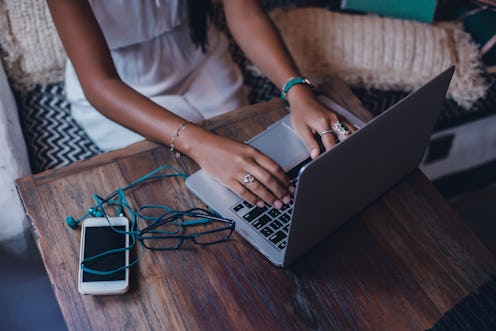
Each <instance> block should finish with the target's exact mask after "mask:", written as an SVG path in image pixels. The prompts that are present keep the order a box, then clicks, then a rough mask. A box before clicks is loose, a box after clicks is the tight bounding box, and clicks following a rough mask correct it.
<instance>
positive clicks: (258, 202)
mask: <svg viewBox="0 0 496 331" xmlns="http://www.w3.org/2000/svg"><path fill="white" fill-rule="evenodd" d="M256 205H257V207H258V208H263V207H265V202H263V201H262V200H258V201H257V203H256Z"/></svg>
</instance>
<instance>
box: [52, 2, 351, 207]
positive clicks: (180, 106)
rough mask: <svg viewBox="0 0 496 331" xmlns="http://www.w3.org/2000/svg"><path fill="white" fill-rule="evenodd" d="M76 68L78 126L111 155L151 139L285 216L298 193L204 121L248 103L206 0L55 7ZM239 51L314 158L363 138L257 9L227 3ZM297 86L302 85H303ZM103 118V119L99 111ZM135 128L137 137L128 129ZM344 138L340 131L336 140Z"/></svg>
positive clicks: (72, 71)
mask: <svg viewBox="0 0 496 331" xmlns="http://www.w3.org/2000/svg"><path fill="white" fill-rule="evenodd" d="M48 5H49V8H50V11H51V14H52V17H53V20H54V22H55V25H56V27H57V30H58V32H59V34H60V37H61V40H62V43H63V45H64V47H65V49H66V52H67V54H68V57H69V59H70V62H68V65H67V70H66V87H67V94H68V98H69V100H70V101H71V102H72V111H73V113H74V116H75V118H76V119H77V120H78V121H79V122H80V124H81V125H82V126H83V128H85V130H86V131H87V132H88V134H89V135H90V137H92V138H93V140H95V142H96V143H97V144H98V145H99V146H100V147H102V148H103V149H106V150H109V149H114V148H118V147H123V146H125V145H127V144H129V143H131V142H134V141H137V140H140V139H142V136H143V137H146V138H147V139H150V140H153V141H156V142H158V143H161V144H164V145H169V146H170V148H171V150H177V151H180V152H181V153H184V154H186V155H188V156H189V157H191V158H192V159H193V160H194V161H195V162H197V163H198V164H199V165H200V166H201V167H202V168H203V169H204V170H205V171H206V172H207V173H209V174H210V175H211V176H213V177H214V178H216V179H217V180H219V181H220V182H221V183H223V184H224V185H225V186H227V187H229V188H230V189H231V190H232V191H234V192H236V193H237V194H238V195H240V196H241V197H242V198H243V199H245V200H246V201H248V202H250V203H252V204H256V205H258V206H263V205H264V202H265V203H267V204H270V205H272V206H274V207H275V208H280V207H281V206H282V205H283V204H287V203H289V200H290V193H291V191H292V190H293V189H294V188H293V187H291V185H290V182H289V180H288V178H287V177H286V175H285V174H284V172H283V170H282V169H281V168H280V167H279V166H278V165H277V164H276V163H275V162H274V161H272V160H271V159H270V158H268V157H267V156H265V155H263V154H262V153H260V152H259V151H257V150H256V149H254V148H253V147H251V146H249V145H246V144H244V143H240V142H236V141H233V140H230V139H228V138H225V137H221V136H218V135H215V134H213V133H211V132H209V131H207V130H205V129H203V128H202V127H201V126H199V125H196V124H194V123H198V124H200V123H201V122H202V120H204V119H207V118H209V117H212V116H215V115H219V114H222V113H223V112H226V111H229V110H232V109H235V108H237V107H238V106H240V105H241V104H242V103H243V93H242V89H241V87H242V80H241V75H240V73H239V70H238V69H237V68H236V66H234V65H233V64H232V62H231V60H230V58H229V57H228V55H227V42H226V40H225V37H224V36H223V35H222V34H221V33H220V32H219V31H217V30H216V29H215V28H214V27H213V26H212V24H209V22H208V18H207V14H208V12H209V10H210V9H211V4H210V2H209V1H206V0H200V1H195V0H190V1H184V0H143V1H125V0H88V1H66V0H48ZM223 5H224V11H225V16H226V19H227V23H228V27H229V29H230V31H231V33H232V35H233V36H234V38H235V40H236V42H237V43H238V45H239V46H240V47H241V49H242V50H243V51H244V52H245V54H246V55H247V57H248V58H250V59H251V60H252V61H253V63H254V64H255V65H257V67H258V68H260V69H261V70H262V71H263V72H264V73H265V74H266V75H267V76H268V77H269V78H270V79H271V80H272V82H274V84H276V86H281V87H283V89H284V90H286V92H287V94H286V101H287V102H288V104H289V109H290V113H291V119H292V122H293V124H294V127H295V129H296V132H297V133H298V135H299V136H300V138H301V139H302V141H303V142H304V144H305V145H306V147H307V149H308V151H309V153H310V155H311V157H312V158H315V157H317V156H318V155H319V153H320V149H319V142H318V141H317V140H316V138H315V136H314V134H315V133H318V134H320V135H321V137H320V139H321V140H322V144H323V145H324V147H325V148H326V149H329V148H331V147H332V146H333V145H334V144H335V143H336V141H335V137H334V134H332V133H333V128H334V131H335V133H336V134H337V137H338V139H340V140H342V139H346V137H347V135H348V134H350V133H351V131H352V130H353V128H352V127H351V126H350V125H349V124H348V123H344V122H341V121H339V120H338V118H337V116H336V115H335V114H334V113H333V112H331V111H330V110H329V109H327V108H325V107H324V106H323V105H322V104H321V103H319V101H318V100H317V98H316V97H315V94H314V91H313V90H312V89H311V86H310V84H308V82H307V81H304V80H303V79H301V78H300V73H299V71H298V69H297V67H296V65H295V63H294V61H293V59H292V58H291V56H290V55H289V54H288V52H287V50H286V48H285V46H284V44H283V42H282V40H281V38H280V36H279V34H278V32H277V30H276V29H275V28H274V26H273V24H272V22H271V21H270V19H269V18H268V16H267V15H266V13H265V12H264V10H263V9H262V7H261V5H260V3H259V2H258V1H255V0H225V1H224V3H223ZM294 77H296V78H294ZM95 109H97V110H98V112H97V111H96V110H95ZM126 128H127V129H126ZM336 129H337V130H336Z"/></svg>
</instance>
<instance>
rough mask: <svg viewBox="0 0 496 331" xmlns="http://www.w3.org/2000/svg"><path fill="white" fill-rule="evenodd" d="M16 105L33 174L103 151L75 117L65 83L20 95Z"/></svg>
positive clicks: (39, 88)
mask: <svg viewBox="0 0 496 331" xmlns="http://www.w3.org/2000/svg"><path fill="white" fill-rule="evenodd" d="M17 104H18V107H19V117H20V120H21V124H22V130H23V132H24V137H25V140H26V145H27V147H28V152H29V156H30V163H31V168H32V171H33V173H37V172H40V171H43V170H47V169H52V168H55V167H60V166H65V165H68V164H70V163H72V162H74V161H77V160H83V159H87V158H89V157H91V156H94V155H97V154H99V153H101V151H100V149H99V148H98V147H97V146H96V145H95V144H94V143H93V142H92V141H91V139H90V138H89V137H88V136H87V135H86V133H85V132H84V131H83V129H82V128H81V127H80V126H79V125H78V124H77V123H76V122H75V121H74V119H73V118H72V116H71V114H70V104H69V102H68V101H67V100H66V98H65V94H64V85H63V83H62V82H60V83H54V84H49V85H46V86H43V87H42V86H36V87H35V88H34V89H32V90H30V91H29V92H27V93H25V94H23V95H22V96H21V95H19V94H18V95H17Z"/></svg>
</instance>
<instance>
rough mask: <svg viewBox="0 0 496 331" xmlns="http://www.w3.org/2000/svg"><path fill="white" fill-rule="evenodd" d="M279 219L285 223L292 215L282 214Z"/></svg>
mask: <svg viewBox="0 0 496 331" xmlns="http://www.w3.org/2000/svg"><path fill="white" fill-rule="evenodd" d="M279 219H280V220H281V221H283V222H284V223H288V222H289V220H290V219H291V217H290V216H289V215H288V214H282V215H281V217H279Z"/></svg>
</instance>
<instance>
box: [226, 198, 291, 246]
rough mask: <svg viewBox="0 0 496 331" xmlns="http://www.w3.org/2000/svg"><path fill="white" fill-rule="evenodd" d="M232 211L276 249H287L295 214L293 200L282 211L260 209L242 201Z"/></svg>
mask: <svg viewBox="0 0 496 331" xmlns="http://www.w3.org/2000/svg"><path fill="white" fill-rule="evenodd" d="M231 209H232V210H233V211H234V212H235V213H237V214H238V215H240V216H241V218H243V219H244V220H245V221H246V222H248V223H249V224H250V225H251V226H252V227H253V228H255V229H256V230H258V232H260V233H261V234H262V236H264V237H265V238H267V240H268V241H269V242H270V243H272V245H274V247H276V248H278V249H280V250H282V249H284V248H285V247H286V244H287V241H286V238H287V237H288V233H289V224H290V220H291V213H292V212H293V199H291V202H290V203H289V204H288V205H283V206H282V207H281V209H275V208H273V207H271V206H267V205H266V206H264V207H262V208H260V207H257V206H253V205H252V204H250V203H249V202H247V201H240V202H239V203H237V204H235V205H234V206H233V207H232V208H231Z"/></svg>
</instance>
